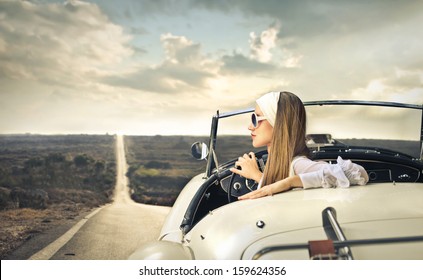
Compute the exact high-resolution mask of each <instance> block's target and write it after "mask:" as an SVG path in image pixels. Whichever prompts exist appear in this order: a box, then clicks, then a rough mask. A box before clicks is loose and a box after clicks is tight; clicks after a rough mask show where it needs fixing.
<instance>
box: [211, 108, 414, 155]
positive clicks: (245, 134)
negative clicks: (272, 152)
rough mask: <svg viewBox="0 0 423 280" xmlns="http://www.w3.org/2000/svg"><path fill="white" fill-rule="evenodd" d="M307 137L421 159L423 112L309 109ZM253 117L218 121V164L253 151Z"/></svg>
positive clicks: (248, 114) (241, 116)
mask: <svg viewBox="0 0 423 280" xmlns="http://www.w3.org/2000/svg"><path fill="white" fill-rule="evenodd" d="M306 110H307V134H330V135H331V136H332V138H333V139H335V140H338V141H340V142H342V143H344V144H346V145H352V146H366V147H377V148H384V149H390V150H394V151H397V152H401V153H405V154H408V155H410V156H413V157H415V158H419V157H420V137H421V136H420V134H421V120H422V111H421V110H416V109H409V108H396V107H378V106H363V105H342V106H341V105H324V106H306ZM250 116H251V113H246V114H242V115H237V116H232V117H228V118H223V119H220V120H219V127H218V133H217V134H218V137H217V142H216V154H217V156H218V159H219V163H223V162H226V161H228V160H230V159H235V158H237V157H238V156H240V155H242V154H244V153H247V152H250V151H254V152H256V151H258V150H262V149H265V147H263V148H261V149H254V148H253V147H252V143H251V137H250V131H249V130H248V125H249V124H250V122H251V117H250Z"/></svg>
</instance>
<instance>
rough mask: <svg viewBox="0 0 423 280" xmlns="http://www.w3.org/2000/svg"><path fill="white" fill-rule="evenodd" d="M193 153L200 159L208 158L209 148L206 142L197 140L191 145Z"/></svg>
mask: <svg viewBox="0 0 423 280" xmlns="http://www.w3.org/2000/svg"><path fill="white" fill-rule="evenodd" d="M191 155H192V156H193V157H194V158H195V159H198V160H203V159H206V158H207V156H208V155H209V148H208V147H207V145H206V144H205V143H202V142H195V143H194V144H192V145H191Z"/></svg>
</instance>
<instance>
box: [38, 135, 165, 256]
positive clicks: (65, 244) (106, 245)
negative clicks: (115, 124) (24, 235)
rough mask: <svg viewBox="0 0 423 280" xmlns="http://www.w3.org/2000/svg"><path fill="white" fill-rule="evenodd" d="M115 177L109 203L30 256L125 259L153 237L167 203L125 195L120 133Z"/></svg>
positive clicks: (157, 229) (127, 192)
mask: <svg viewBox="0 0 423 280" xmlns="http://www.w3.org/2000/svg"><path fill="white" fill-rule="evenodd" d="M116 160H117V178H116V189H115V194H114V199H113V203H111V204H109V205H106V206H104V207H102V208H100V209H97V210H96V211H94V212H92V213H91V214H90V215H88V216H87V217H86V218H85V219H83V220H81V221H80V222H79V223H78V224H76V225H75V226H74V227H73V228H71V229H70V230H69V231H68V232H66V233H65V234H64V235H63V236H61V237H60V238H58V239H57V240H56V241H55V242H53V243H51V244H50V245H48V246H47V247H45V248H44V249H43V250H41V251H39V252H37V253H36V254H34V255H32V256H31V257H30V259H52V260H70V259H76V260H125V259H127V258H128V257H129V255H131V254H132V253H133V252H134V251H135V250H136V249H137V248H138V247H140V246H141V245H142V244H144V243H146V242H149V241H153V240H156V239H157V237H158V236H159V233H160V229H161V226H162V224H163V222H164V219H165V217H166V215H167V214H168V212H169V210H170V207H162V206H150V205H144V204H139V203H135V202H133V201H132V200H131V198H130V195H129V188H128V184H127V177H126V176H125V174H126V171H127V163H126V158H125V147H124V141H123V136H121V135H118V136H117V138H116Z"/></svg>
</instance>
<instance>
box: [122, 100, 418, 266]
mask: <svg viewBox="0 0 423 280" xmlns="http://www.w3.org/2000/svg"><path fill="white" fill-rule="evenodd" d="M304 105H305V106H306V108H307V110H308V108H310V107H313V106H316V107H324V106H337V105H339V106H342V105H350V106H360V107H368V106H375V107H374V108H377V109H376V110H378V108H382V107H383V108H400V109H401V110H403V109H406V110H414V111H416V110H417V112H418V116H420V117H418V118H417V119H414V120H415V121H416V123H417V126H418V127H419V129H420V131H418V133H419V137H420V139H418V140H417V141H416V142H417V143H418V145H419V146H420V147H419V153H420V155H419V156H410V155H408V154H405V153H402V152H398V151H394V150H391V149H384V148H380V147H377V146H372V147H369V146H354V145H347V144H345V143H343V142H341V141H338V140H335V139H333V138H332V137H331V135H330V134H328V133H326V132H325V133H321V134H310V135H308V146H309V148H310V150H311V152H312V157H313V159H315V160H325V161H328V162H336V159H337V157H338V156H341V157H342V158H343V159H350V160H352V161H353V162H354V163H358V164H360V165H362V166H363V167H364V168H365V169H366V171H367V172H368V175H369V178H370V181H369V183H368V184H367V185H365V186H351V187H350V188H346V189H345V188H316V189H308V190H303V189H293V190H290V191H288V192H284V193H279V194H275V195H273V196H268V197H264V198H259V199H254V200H245V201H237V199H236V197H237V196H239V195H241V194H243V193H246V192H248V191H250V189H254V188H255V187H256V185H254V182H250V181H249V180H245V179H244V178H242V177H240V176H238V175H235V174H233V173H232V172H230V171H229V168H230V167H233V165H234V162H235V159H233V160H232V161H229V162H226V163H224V164H221V165H219V164H218V160H217V155H216V140H217V127H218V122H219V120H221V119H223V118H229V117H232V116H235V115H240V114H244V113H250V112H252V111H253V109H246V110H241V111H236V112H230V113H225V114H220V113H219V112H218V113H217V114H216V115H215V116H214V117H213V119H212V127H211V134H210V142H209V145H205V144H204V143H195V144H194V145H193V146H192V152H193V155H195V156H196V157H198V158H204V157H206V159H207V167H206V171H205V172H204V173H202V174H199V175H197V176H195V177H194V178H192V180H191V181H190V182H189V183H188V184H187V185H186V186H185V188H184V189H183V190H182V192H181V193H180V195H179V196H178V199H177V200H176V202H175V204H174V206H173V207H172V209H171V212H170V213H169V215H168V217H167V219H166V221H165V223H164V225H163V228H162V230H161V233H160V236H159V238H158V240H157V241H155V242H152V243H149V244H147V245H145V246H143V247H142V248H140V249H139V250H137V251H136V252H134V253H133V254H132V255H131V256H130V259H165V260H169V259H188V260H191V259H202V260H204V259H215V260H224V259H230V260H235V259H394V260H397V259H423V174H422V170H423V162H422V152H421V151H422V142H423V141H422V139H423V129H422V123H423V106H421V105H413V104H401V103H392V102H373V101H345V100H344V101H333V100H329V101H312V102H304ZM309 106H310V107H309ZM372 108H373V107H372ZM356 132H357V135H358V134H359V131H356ZM256 157H257V158H258V161H259V166H261V167H262V168H263V167H264V165H265V162H266V158H267V151H266V150H263V151H259V152H257V153H256ZM228 190H229V191H228Z"/></svg>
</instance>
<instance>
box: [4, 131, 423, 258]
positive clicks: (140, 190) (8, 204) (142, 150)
mask: <svg viewBox="0 0 423 280" xmlns="http://www.w3.org/2000/svg"><path fill="white" fill-rule="evenodd" d="M124 139H125V147H126V157H127V163H128V172H127V176H128V178H129V182H130V183H129V184H130V188H131V189H132V194H131V197H132V199H133V200H135V201H136V202H140V203H146V204H153V205H165V206H172V205H173V203H174V201H175V199H176V197H177V196H178V194H179V192H180V191H181V189H182V188H183V186H184V185H185V184H186V183H187V182H188V181H189V180H190V178H191V177H192V176H194V175H196V174H198V173H201V172H203V171H204V169H205V161H198V160H195V159H194V158H192V157H191V154H190V147H191V144H192V143H193V142H195V141H204V142H206V141H207V139H208V138H207V137H195V136H159V135H158V136H125V138H124ZM343 142H345V143H348V144H351V145H358V144H360V145H372V144H374V142H373V141H372V140H366V141H365V142H363V140H349V141H346V140H344V141H343ZM206 143H207V142H206ZM379 143H380V142H379ZM398 146H401V147H402V148H403V149H402V151H403V152H406V153H409V154H412V155H414V156H416V153H417V154H418V149H417V150H416V147H418V145H417V146H416V145H415V143H412V142H402V143H399V142H396V141H385V148H390V149H395V147H398ZM415 146H416V147H415ZM0 147H1V148H0V221H1V222H0V225H1V227H0V258H1V259H8V258H10V257H9V256H10V254H11V253H12V252H13V251H14V250H16V248H18V247H19V246H20V245H21V244H22V243H23V242H25V241H27V240H30V239H31V238H33V237H34V236H36V235H37V234H40V233H42V232H44V231H46V230H49V229H52V228H55V227H58V226H60V225H62V224H64V223H69V222H75V221H77V220H78V219H79V218H80V217H81V215H84V214H85V213H88V212H89V211H90V210H91V209H93V208H95V207H98V206H100V205H104V204H106V203H108V202H110V199H111V196H112V191H113V188H114V185H115V176H116V166H115V164H116V163H115V136H113V135H56V136H42V135H29V134H28V135H2V136H0ZM217 147H218V151H219V152H218V157H219V162H220V163H223V162H225V161H227V160H229V159H233V158H236V157H237V156H238V155H240V154H242V153H244V152H249V151H250V150H251V142H250V139H249V137H245V136H225V137H221V138H219V140H218V143H217Z"/></svg>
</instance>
